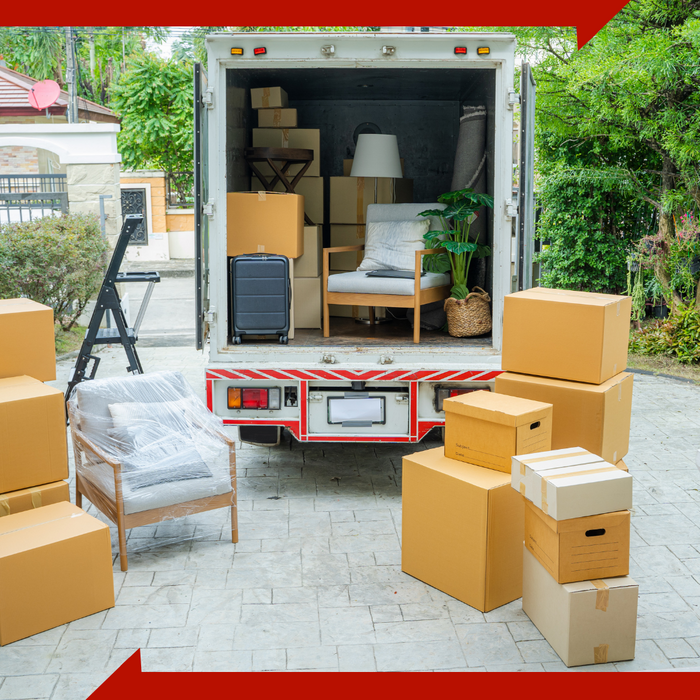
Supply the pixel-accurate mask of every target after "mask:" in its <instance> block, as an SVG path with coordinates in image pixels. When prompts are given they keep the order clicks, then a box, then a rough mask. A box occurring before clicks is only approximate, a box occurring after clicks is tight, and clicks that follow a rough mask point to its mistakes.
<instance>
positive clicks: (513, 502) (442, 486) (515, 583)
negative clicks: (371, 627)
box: [401, 447, 524, 612]
mask: <svg viewBox="0 0 700 700" xmlns="http://www.w3.org/2000/svg"><path fill="white" fill-rule="evenodd" d="M402 504H403V505H402V547H401V570H402V571H404V572H406V573H407V574H410V575H411V576H415V577H416V578H417V579H420V580H421V581H424V582H425V583H427V584H429V585H430V586H434V587H435V588H437V589H439V590H441V591H443V592H444V593H447V594H448V595H451V596H453V597H454V598H457V599H458V600H461V601H463V602H464V603H467V605H471V606H472V607H474V608H477V609H478V610H481V611H482V612H487V611H489V610H493V609H494V608H497V607H499V606H501V605H505V604H506V603H509V602H510V601H512V600H517V599H518V598H520V595H521V592H522V555H521V551H522V538H523V521H524V518H523V500H522V499H521V498H520V496H518V494H517V493H515V492H514V491H513V489H511V488H510V483H509V479H508V477H507V476H506V475H504V474H501V473H500V472H497V471H494V470H493V469H484V468H483V467H478V466H476V465H474V464H465V463H464V462H457V461H455V460H453V459H449V458H447V457H446V456H445V454H444V450H443V448H442V447H437V448H435V449H432V450H425V451H422V452H417V453H415V454H412V455H408V456H406V457H404V458H403V486H402Z"/></svg>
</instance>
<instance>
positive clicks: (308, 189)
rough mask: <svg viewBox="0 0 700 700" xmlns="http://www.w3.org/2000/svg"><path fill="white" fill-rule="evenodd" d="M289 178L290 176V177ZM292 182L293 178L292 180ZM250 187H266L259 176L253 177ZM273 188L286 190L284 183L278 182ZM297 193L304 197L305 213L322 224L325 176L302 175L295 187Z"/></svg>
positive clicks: (252, 188) (254, 189) (257, 188)
mask: <svg viewBox="0 0 700 700" xmlns="http://www.w3.org/2000/svg"><path fill="white" fill-rule="evenodd" d="M288 179H289V178H288ZM290 182H291V180H290ZM250 189H251V190H253V191H258V190H262V189H264V188H263V186H262V183H261V182H260V180H258V178H257V177H251V179H250ZM273 190H274V191H275V192H286V190H285V188H284V185H283V184H282V183H281V182H278V183H277V184H276V185H275V186H274V187H273ZM294 192H295V193H296V194H300V195H301V196H302V197H303V198H304V213H305V214H306V215H307V216H308V217H309V219H311V221H313V222H314V224H322V223H323V220H324V217H323V178H322V177H302V178H301V180H299V182H298V183H297V184H296V187H295V188H294Z"/></svg>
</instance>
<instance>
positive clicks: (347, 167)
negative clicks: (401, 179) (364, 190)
mask: <svg viewBox="0 0 700 700" xmlns="http://www.w3.org/2000/svg"><path fill="white" fill-rule="evenodd" d="M352 161H353V158H344V159H343V177H350V173H351V172H352ZM405 174H406V169H405V168H404V160H403V158H401V175H405Z"/></svg>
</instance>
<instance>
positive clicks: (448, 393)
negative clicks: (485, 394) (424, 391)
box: [435, 386, 491, 413]
mask: <svg viewBox="0 0 700 700" xmlns="http://www.w3.org/2000/svg"><path fill="white" fill-rule="evenodd" d="M484 390H486V391H491V389H490V388H489V387H487V386H480V387H476V388H474V389H467V388H465V387H455V388H451V387H440V386H438V387H435V410H436V411H437V412H438V413H440V412H441V411H443V410H444V409H443V407H442V402H443V401H444V400H445V399H451V398H452V397H453V396H460V394H470V393H471V392H472V391H484Z"/></svg>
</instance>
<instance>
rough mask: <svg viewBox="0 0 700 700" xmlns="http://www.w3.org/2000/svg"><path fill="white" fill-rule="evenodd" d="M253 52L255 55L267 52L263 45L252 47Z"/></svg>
mask: <svg viewBox="0 0 700 700" xmlns="http://www.w3.org/2000/svg"><path fill="white" fill-rule="evenodd" d="M253 53H254V54H255V55H256V56H262V55H264V54H266V53H267V49H266V48H265V47H264V46H258V48H257V49H253Z"/></svg>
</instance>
